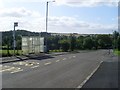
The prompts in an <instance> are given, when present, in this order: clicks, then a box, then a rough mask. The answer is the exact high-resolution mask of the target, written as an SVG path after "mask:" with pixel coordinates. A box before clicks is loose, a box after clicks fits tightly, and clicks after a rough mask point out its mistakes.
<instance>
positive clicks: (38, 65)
mask: <svg viewBox="0 0 120 90" xmlns="http://www.w3.org/2000/svg"><path fill="white" fill-rule="evenodd" d="M37 67H39V65H37V66H33V67H31V68H37Z"/></svg>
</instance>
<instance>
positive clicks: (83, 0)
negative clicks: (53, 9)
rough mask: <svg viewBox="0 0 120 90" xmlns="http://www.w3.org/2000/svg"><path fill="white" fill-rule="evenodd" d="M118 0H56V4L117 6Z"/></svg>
mask: <svg viewBox="0 0 120 90" xmlns="http://www.w3.org/2000/svg"><path fill="white" fill-rule="evenodd" d="M118 2H119V0H56V3H57V5H67V6H76V7H95V6H103V5H105V6H118Z"/></svg>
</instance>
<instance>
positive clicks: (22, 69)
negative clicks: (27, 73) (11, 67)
mask: <svg viewBox="0 0 120 90" xmlns="http://www.w3.org/2000/svg"><path fill="white" fill-rule="evenodd" d="M21 71H23V69H19V70H15V71H12V72H10V73H17V72H21Z"/></svg>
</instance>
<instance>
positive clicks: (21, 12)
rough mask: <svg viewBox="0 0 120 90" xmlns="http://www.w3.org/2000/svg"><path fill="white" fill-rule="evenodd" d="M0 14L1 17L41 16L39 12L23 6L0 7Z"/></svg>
mask: <svg viewBox="0 0 120 90" xmlns="http://www.w3.org/2000/svg"><path fill="white" fill-rule="evenodd" d="M0 16H1V17H18V18H19V17H26V16H35V17H37V16H40V14H39V13H38V12H35V11H30V10H27V9H25V8H24V7H22V8H9V9H8V8H7V9H5V8H4V9H3V8H2V9H0Z"/></svg>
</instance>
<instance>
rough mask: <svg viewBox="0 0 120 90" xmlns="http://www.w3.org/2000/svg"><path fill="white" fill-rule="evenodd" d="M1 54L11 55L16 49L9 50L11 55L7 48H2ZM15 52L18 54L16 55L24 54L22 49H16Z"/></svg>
mask: <svg viewBox="0 0 120 90" xmlns="http://www.w3.org/2000/svg"><path fill="white" fill-rule="evenodd" d="M0 54H1V55H2V56H11V55H13V54H14V50H9V55H8V52H7V50H0ZM15 54H16V55H20V54H22V50H18V51H17V50H15Z"/></svg>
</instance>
